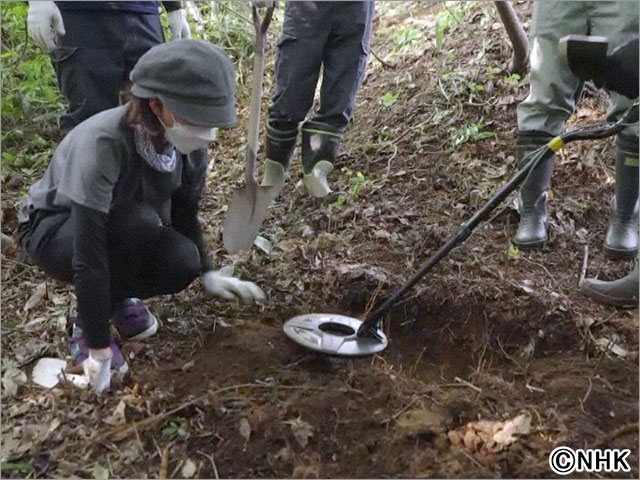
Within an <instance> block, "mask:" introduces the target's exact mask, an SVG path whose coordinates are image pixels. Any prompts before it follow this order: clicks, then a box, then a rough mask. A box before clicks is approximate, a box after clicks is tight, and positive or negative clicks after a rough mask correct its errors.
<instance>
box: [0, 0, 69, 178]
mask: <svg viewBox="0 0 640 480" xmlns="http://www.w3.org/2000/svg"><path fill="white" fill-rule="evenodd" d="M0 9H1V13H2V53H1V54H0V61H1V62H2V69H1V71H2V74H1V75H2V101H1V111H2V137H1V138H2V180H3V181H4V180H6V179H7V177H8V176H10V175H11V174H13V173H14V172H20V173H22V174H26V175H31V174H33V173H40V171H41V170H43V169H44V168H45V167H46V165H47V163H48V161H49V159H50V152H51V147H52V145H53V144H54V139H53V138H50V137H52V136H53V137H55V135H56V134H57V125H56V121H57V118H58V117H59V115H60V114H61V113H62V111H63V110H64V101H63V99H62V96H61V95H60V93H59V92H58V88H57V85H56V78H55V75H54V71H53V67H52V65H51V61H50V60H49V57H48V55H46V54H45V53H44V52H42V50H40V49H39V48H38V47H36V46H35V44H34V43H33V42H31V41H30V40H28V39H27V36H26V32H25V24H26V15H27V10H28V7H27V4H26V3H25V2H1V5H0ZM27 119H28V121H27Z"/></svg>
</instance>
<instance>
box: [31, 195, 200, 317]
mask: <svg viewBox="0 0 640 480" xmlns="http://www.w3.org/2000/svg"><path fill="white" fill-rule="evenodd" d="M74 222H75V218H74V215H73V214H70V213H69V212H68V211H65V212H58V213H53V212H42V211H36V212H35V213H34V214H33V215H32V218H31V220H30V222H29V223H26V224H22V225H21V227H20V237H21V244H22V247H23V249H24V250H25V251H26V252H27V254H28V255H29V256H30V257H31V259H32V260H33V261H34V263H36V264H37V265H38V266H39V267H40V268H42V269H43V270H44V271H45V273H47V274H49V275H51V276H52V277H54V278H57V279H58V280H62V281H64V282H68V283H71V282H72V281H73V268H72V260H73V249H74V247H73V243H74ZM107 230H108V231H107V239H108V240H107V250H108V256H109V258H108V263H109V272H110V276H111V304H112V307H115V306H117V305H118V304H119V303H120V302H121V301H122V300H124V299H125V298H129V297H138V298H148V297H152V296H155V295H166V294H172V293H178V292H180V291H182V290H183V289H184V288H186V287H187V286H188V285H189V284H190V283H191V282H192V281H193V280H194V279H195V278H196V277H197V276H198V275H199V274H200V270H201V263H200V254H199V252H198V249H197V247H196V244H195V243H194V242H192V241H191V240H189V239H188V238H187V237H185V236H184V235H182V234H181V233H179V232H177V231H176V230H174V229H173V228H171V227H166V226H163V225H162V224H161V222H160V217H159V216H158V214H157V213H156V212H155V211H154V210H153V209H152V208H151V207H149V206H146V205H129V206H127V207H126V208H119V209H117V210H116V211H114V212H112V213H111V214H109V220H108V226H107Z"/></svg>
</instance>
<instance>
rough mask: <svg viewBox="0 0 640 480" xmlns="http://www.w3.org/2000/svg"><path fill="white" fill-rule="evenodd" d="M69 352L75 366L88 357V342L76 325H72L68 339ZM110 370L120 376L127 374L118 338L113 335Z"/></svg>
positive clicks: (126, 366) (110, 345)
mask: <svg viewBox="0 0 640 480" xmlns="http://www.w3.org/2000/svg"><path fill="white" fill-rule="evenodd" d="M68 344H69V352H71V358H72V359H73V362H74V363H75V364H76V365H81V364H82V362H84V361H85V360H86V359H87V358H88V357H89V341H88V340H87V336H86V335H85V334H84V332H83V331H82V328H80V327H79V326H78V325H75V324H74V325H73V327H72V334H71V336H70V337H69V338H68ZM109 347H111V353H112V356H111V369H112V370H116V371H118V372H120V373H122V374H124V373H127V371H128V370H129V366H128V365H127V362H125V360H124V356H123V355H122V351H121V350H120V342H119V338H117V337H116V336H115V335H112V336H111V342H110V344H109Z"/></svg>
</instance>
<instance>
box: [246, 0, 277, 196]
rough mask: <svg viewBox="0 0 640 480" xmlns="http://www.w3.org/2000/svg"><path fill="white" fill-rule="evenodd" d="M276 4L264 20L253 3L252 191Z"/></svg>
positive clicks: (249, 143)
mask: <svg viewBox="0 0 640 480" xmlns="http://www.w3.org/2000/svg"><path fill="white" fill-rule="evenodd" d="M274 7H275V4H274V3H272V4H271V6H269V7H267V10H266V12H265V14H264V17H263V18H262V20H260V15H259V14H258V8H257V7H256V6H255V5H252V6H251V8H252V16H253V26H254V28H255V30H256V41H255V49H254V50H255V52H254V58H253V84H252V89H251V108H250V110H249V133H248V136H247V154H246V171H245V181H246V183H247V187H249V189H250V190H251V191H252V192H255V191H256V190H257V186H258V179H257V175H256V163H257V156H258V129H259V127H260V102H261V99H262V80H263V76H264V44H265V38H266V36H267V30H268V29H269V24H270V23H271V18H272V16H273V9H274Z"/></svg>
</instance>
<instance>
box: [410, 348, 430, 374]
mask: <svg viewBox="0 0 640 480" xmlns="http://www.w3.org/2000/svg"><path fill="white" fill-rule="evenodd" d="M426 350H427V347H424V348H423V349H422V351H421V352H420V355H418V359H417V360H416V363H414V364H413V367H411V373H412V374H414V373H416V369H417V368H418V364H419V363H420V360H421V359H422V355H423V354H424V352H425V351H426Z"/></svg>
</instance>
